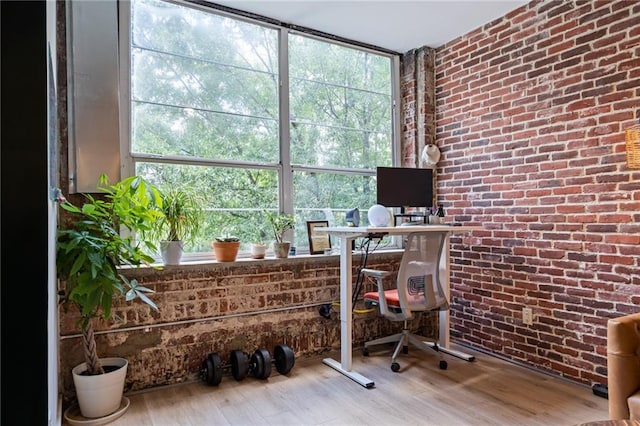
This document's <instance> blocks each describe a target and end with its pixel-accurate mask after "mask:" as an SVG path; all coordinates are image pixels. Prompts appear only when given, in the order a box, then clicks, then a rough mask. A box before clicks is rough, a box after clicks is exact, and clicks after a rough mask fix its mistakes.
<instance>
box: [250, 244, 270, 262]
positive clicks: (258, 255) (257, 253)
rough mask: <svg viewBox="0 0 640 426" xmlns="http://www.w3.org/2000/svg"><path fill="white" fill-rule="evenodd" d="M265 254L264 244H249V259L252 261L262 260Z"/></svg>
mask: <svg viewBox="0 0 640 426" xmlns="http://www.w3.org/2000/svg"><path fill="white" fill-rule="evenodd" d="M266 252H267V245H266V244H258V243H253V244H251V258H252V259H264V256H265V254H266Z"/></svg>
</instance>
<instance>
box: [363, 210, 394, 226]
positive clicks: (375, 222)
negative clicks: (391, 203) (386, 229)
mask: <svg viewBox="0 0 640 426" xmlns="http://www.w3.org/2000/svg"><path fill="white" fill-rule="evenodd" d="M367 219H369V224H371V226H379V227H383V226H389V220H390V219H391V215H390V214H389V210H387V208H386V207H385V206H383V205H382V204H375V205H373V206H371V207H370V208H369V210H368V212H367Z"/></svg>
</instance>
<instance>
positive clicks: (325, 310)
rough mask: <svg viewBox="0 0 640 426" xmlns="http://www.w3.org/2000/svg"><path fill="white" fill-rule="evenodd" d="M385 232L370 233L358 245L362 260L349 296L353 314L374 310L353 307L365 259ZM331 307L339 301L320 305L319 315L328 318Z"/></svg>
mask: <svg viewBox="0 0 640 426" xmlns="http://www.w3.org/2000/svg"><path fill="white" fill-rule="evenodd" d="M386 235H387V234H386V233H370V234H368V235H367V236H366V237H364V241H363V242H362V243H361V244H360V246H359V247H358V248H359V250H360V251H361V252H362V261H361V264H360V267H359V268H358V274H357V275H356V284H355V288H354V291H353V294H352V296H351V309H352V312H353V313H354V314H368V313H370V312H374V311H375V309H373V308H369V309H355V305H356V302H357V300H358V296H359V295H360V291H361V290H362V283H363V281H364V274H363V273H362V270H363V269H364V268H366V266H367V260H368V258H369V253H371V252H374V251H376V250H377V249H378V247H379V246H380V243H381V242H382V239H383V238H384V237H385V236H386ZM373 241H375V242H376V245H375V246H374V247H373V248H370V246H371V243H372V242H373ZM332 307H340V302H338V301H333V302H331V304H330V305H322V306H321V307H320V315H321V316H322V317H324V318H327V319H329V318H330V314H331V308H332Z"/></svg>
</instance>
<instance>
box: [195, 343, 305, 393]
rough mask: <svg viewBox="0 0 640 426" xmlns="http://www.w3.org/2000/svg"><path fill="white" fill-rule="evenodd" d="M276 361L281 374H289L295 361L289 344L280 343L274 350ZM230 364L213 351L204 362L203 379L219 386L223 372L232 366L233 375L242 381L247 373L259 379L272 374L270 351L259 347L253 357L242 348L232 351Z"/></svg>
mask: <svg viewBox="0 0 640 426" xmlns="http://www.w3.org/2000/svg"><path fill="white" fill-rule="evenodd" d="M274 357H275V360H274V363H275V366H276V370H278V372H279V373H280V374H287V373H288V372H289V371H291V369H292V368H293V365H294V363H295V354H294V353H293V350H292V349H291V348H290V347H289V346H287V345H278V346H276V347H275V350H274ZM229 359H230V362H231V363H230V364H223V363H222V360H221V359H220V356H219V355H218V354H217V353H211V354H209V355H208V356H207V358H206V359H205V360H204V362H203V363H202V370H201V375H202V379H203V380H204V381H205V382H206V383H207V384H209V385H212V386H217V385H218V384H220V381H221V380H222V372H223V371H224V370H226V369H229V368H231V375H232V376H233V378H234V379H236V380H238V381H240V380H242V379H244V378H245V377H246V376H247V374H251V375H252V376H254V377H255V378H257V379H266V378H267V377H269V376H270V375H271V364H272V359H271V355H270V354H269V351H268V350H266V349H264V348H261V349H257V350H256V351H255V352H254V353H253V354H252V355H251V357H249V354H248V353H246V352H243V351H241V350H233V351H231V356H230V357H229Z"/></svg>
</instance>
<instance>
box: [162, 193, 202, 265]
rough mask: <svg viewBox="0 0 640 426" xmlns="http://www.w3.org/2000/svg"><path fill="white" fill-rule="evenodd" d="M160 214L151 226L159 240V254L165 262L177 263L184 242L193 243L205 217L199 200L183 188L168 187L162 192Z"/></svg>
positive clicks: (194, 194)
mask: <svg viewBox="0 0 640 426" xmlns="http://www.w3.org/2000/svg"><path fill="white" fill-rule="evenodd" d="M162 213H163V216H162V217H161V218H160V219H159V220H158V221H157V222H156V223H155V226H154V227H153V236H154V238H155V239H157V240H159V241H160V253H161V255H162V261H163V263H164V264H165V265H179V264H180V260H181V259H182V254H183V253H184V244H185V243H186V242H192V241H193V240H194V239H195V237H196V236H197V235H198V232H199V231H200V226H201V224H202V220H203V218H204V209H203V202H202V199H201V198H200V197H199V196H198V195H197V194H196V193H195V192H193V191H191V190H188V189H186V188H171V189H169V190H167V191H164V192H162Z"/></svg>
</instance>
